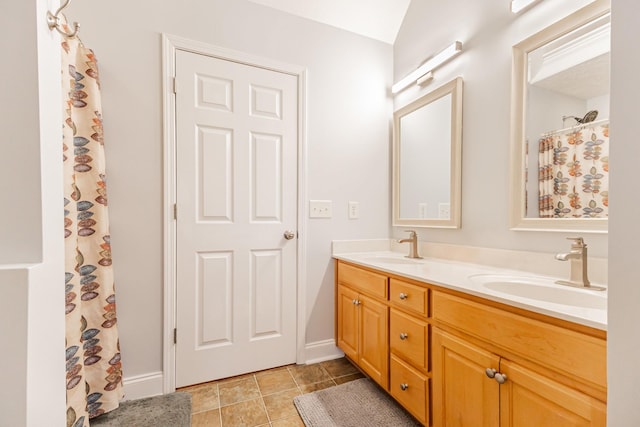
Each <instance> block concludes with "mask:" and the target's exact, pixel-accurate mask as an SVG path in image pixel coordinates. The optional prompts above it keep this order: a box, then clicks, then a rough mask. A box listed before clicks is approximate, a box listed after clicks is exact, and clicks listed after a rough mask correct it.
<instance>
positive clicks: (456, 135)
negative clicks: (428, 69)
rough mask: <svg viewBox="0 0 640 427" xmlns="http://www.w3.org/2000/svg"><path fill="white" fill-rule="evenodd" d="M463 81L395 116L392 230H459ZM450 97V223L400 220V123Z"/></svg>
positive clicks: (411, 219)
mask: <svg viewBox="0 0 640 427" xmlns="http://www.w3.org/2000/svg"><path fill="white" fill-rule="evenodd" d="M462 86H463V84H462V77H457V78H455V79H453V80H451V81H450V82H448V83H446V84H444V85H442V86H440V87H439V88H437V89H435V90H434V91H432V92H430V93H428V94H426V95H424V96H422V97H420V98H418V99H417V100H415V101H413V102H411V103H410V104H408V105H406V106H404V107H402V108H400V109H398V110H397V111H395V112H394V113H393V186H392V200H393V223H392V225H393V226H411V227H431V228H460V216H461V215H460V212H461V202H462V197H461V196H462V189H461V183H462ZM449 94H451V152H450V156H451V171H450V175H451V176H450V177H449V179H450V182H451V187H450V195H449V219H437V218H401V217H400V144H401V140H400V119H401V118H402V117H403V116H406V115H407V114H409V113H412V112H413V111H416V110H417V109H419V108H421V107H424V106H425V105H428V104H430V103H432V102H434V101H436V100H438V99H440V98H442V97H443V96H446V95H449Z"/></svg>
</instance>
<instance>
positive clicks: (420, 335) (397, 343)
mask: <svg viewBox="0 0 640 427" xmlns="http://www.w3.org/2000/svg"><path fill="white" fill-rule="evenodd" d="M389 334H390V338H389V342H390V344H391V351H392V352H394V353H395V354H397V355H399V356H400V357H402V358H404V359H405V360H407V361H408V362H410V363H411V364H412V365H414V366H415V367H417V368H420V369H422V370H424V371H427V370H428V367H429V363H428V360H429V355H428V346H429V326H428V325H427V324H426V323H425V322H422V321H420V320H418V319H416V318H414V317H412V316H409V315H408V314H404V313H402V312H400V311H398V310H396V309H391V321H390V326H389Z"/></svg>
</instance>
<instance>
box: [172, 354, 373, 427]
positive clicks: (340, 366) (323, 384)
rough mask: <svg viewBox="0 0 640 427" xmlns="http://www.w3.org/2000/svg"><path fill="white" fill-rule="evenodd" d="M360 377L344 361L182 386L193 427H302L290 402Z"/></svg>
mask: <svg viewBox="0 0 640 427" xmlns="http://www.w3.org/2000/svg"><path fill="white" fill-rule="evenodd" d="M363 377H364V376H363V375H362V374H361V373H360V371H358V369H356V368H355V367H354V366H353V365H352V364H351V363H350V362H349V361H348V360H347V359H345V358H342V359H336V360H329V361H326V362H320V363H316V364H313V365H289V366H283V367H280V368H274V369H269V370H266V371H260V372H255V373H253V374H247V375H242V376H238V377H233V378H227V379H223V380H219V381H213V382H210V383H205V384H198V385H194V386H189V387H184V388H181V389H180V390H179V391H187V392H189V393H191V397H192V410H191V413H192V416H191V426H192V427H204V426H206V427H240V426H242V427H257V426H265V427H288V426H302V427H304V424H303V423H302V420H301V419H300V417H299V416H298V411H297V410H296V408H295V406H294V405H293V398H294V397H295V396H298V395H300V394H304V393H311V392H313V391H316V390H321V389H323V388H327V387H333V386H335V385H337V384H342V383H345V382H347V381H352V380H355V379H358V378H363Z"/></svg>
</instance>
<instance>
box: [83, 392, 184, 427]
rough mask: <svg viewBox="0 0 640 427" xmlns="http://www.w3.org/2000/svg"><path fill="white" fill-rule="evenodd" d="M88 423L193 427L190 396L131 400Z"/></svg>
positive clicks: (115, 426)
mask: <svg viewBox="0 0 640 427" xmlns="http://www.w3.org/2000/svg"><path fill="white" fill-rule="evenodd" d="M89 423H90V424H91V427H97V426H99V427H133V426H135V427H190V426H191V395H190V394H189V393H180V392H178V393H170V394H165V395H162V396H155V397H148V398H146V399H138V400H128V401H125V402H122V403H120V407H119V408H118V409H116V410H114V411H111V412H108V413H106V414H103V415H100V416H99V417H96V418H92V419H91V420H90V421H89Z"/></svg>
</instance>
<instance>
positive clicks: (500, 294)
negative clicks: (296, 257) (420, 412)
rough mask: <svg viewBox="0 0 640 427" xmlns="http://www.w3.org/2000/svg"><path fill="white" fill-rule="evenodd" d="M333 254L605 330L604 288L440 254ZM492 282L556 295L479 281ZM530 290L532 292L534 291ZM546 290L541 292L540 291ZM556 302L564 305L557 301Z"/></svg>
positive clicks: (359, 263)
mask: <svg viewBox="0 0 640 427" xmlns="http://www.w3.org/2000/svg"><path fill="white" fill-rule="evenodd" d="M333 257H334V258H336V259H339V260H342V261H347V262H350V263H353V264H357V265H361V266H364V267H369V268H374V269H376V270H380V271H383V272H386V273H390V274H395V275H399V276H404V277H407V278H410V279H413V280H418V281H421V282H425V283H430V284H433V285H437V286H440V287H443V288H447V289H452V290H456V291H459V292H464V293H467V294H470V295H475V296H478V297H481V298H485V299H488V300H492V301H496V302H500V303H503V304H508V305H511V306H514V307H519V308H522V309H525V310H529V311H533V312H536V313H540V314H545V315H548V316H551V317H555V318H558V319H563V320H567V321H570V322H574V323H578V324H582V325H585V326H590V327H593V328H596V329H600V330H606V329H607V309H606V307H607V291H606V290H605V291H595V290H589V289H582V288H573V287H569V286H563V285H555V284H554V283H553V282H554V281H555V280H557V279H559V278H557V277H545V276H540V275H535V274H532V273H529V272H524V271H519V270H509V269H503V268H497V267H489V266H484V265H479V264H471V263H465V262H459V261H451V260H445V259H439V258H424V259H419V260H412V259H409V258H406V257H405V256H404V254H403V253H398V252H391V251H367V252H351V253H334V254H333ZM491 281H493V282H500V281H503V282H510V281H516V282H520V281H522V282H527V283H540V284H541V286H543V287H545V286H546V287H548V288H549V289H548V291H549V292H551V293H552V294H554V295H559V296H560V298H545V297H544V296H543V297H540V296H539V295H537V294H535V295H533V294H531V295H529V296H524V294H525V293H527V292H524V293H521V292H519V291H518V290H517V289H516V287H515V286H514V287H513V290H512V289H511V288H510V286H509V285H510V283H506V284H504V283H502V284H501V286H497V287H495V289H492V288H491V287H490V286H487V285H486V284H483V282H491ZM528 289H530V288H528ZM533 291H534V293H537V289H533ZM546 291H547V290H542V293H543V294H544V293H545V292H546ZM560 300H561V301H564V302H566V303H560V302H558V301H560ZM552 301H555V302H552Z"/></svg>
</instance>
